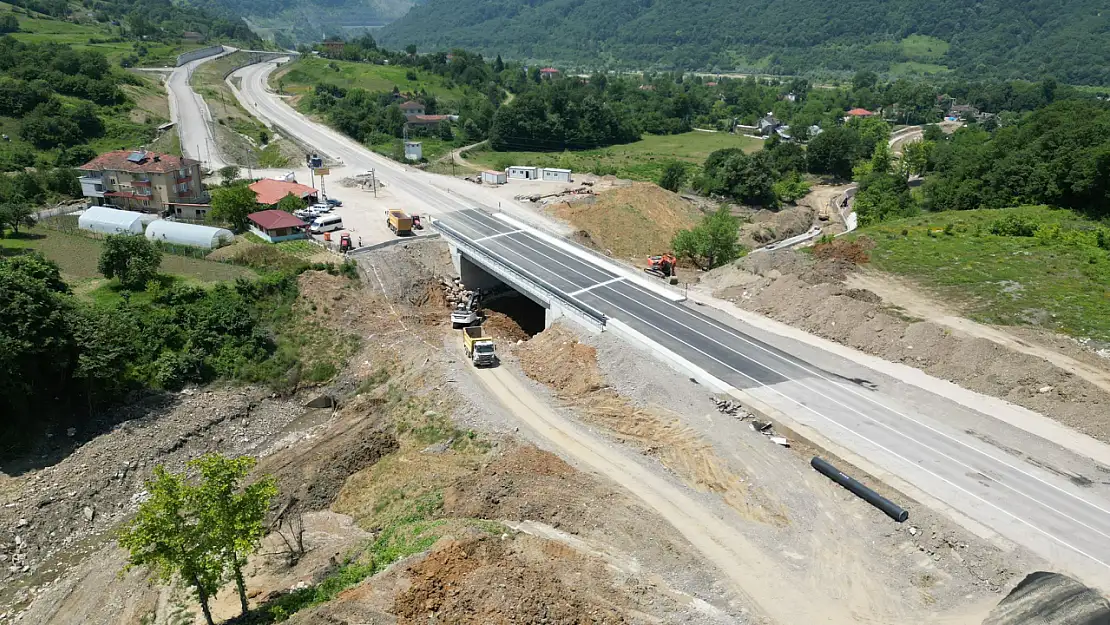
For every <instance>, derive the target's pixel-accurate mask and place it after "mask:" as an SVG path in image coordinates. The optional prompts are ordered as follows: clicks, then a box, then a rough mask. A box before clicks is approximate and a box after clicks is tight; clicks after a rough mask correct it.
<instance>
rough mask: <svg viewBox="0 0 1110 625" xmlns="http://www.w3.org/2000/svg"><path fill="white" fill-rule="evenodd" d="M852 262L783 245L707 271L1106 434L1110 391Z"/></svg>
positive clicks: (805, 321)
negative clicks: (900, 299) (904, 308)
mask: <svg viewBox="0 0 1110 625" xmlns="http://www.w3.org/2000/svg"><path fill="white" fill-rule="evenodd" d="M856 271H857V266H856V265H854V264H853V263H851V262H848V261H846V260H843V259H841V258H833V259H827V260H822V259H815V258H812V256H811V255H809V254H801V253H797V252H793V251H789V250H783V251H776V252H771V253H761V254H751V255H749V256H747V257H745V258H744V259H742V260H741V261H739V262H737V263H733V264H732V265H728V266H726V267H722V268H719V269H715V270H713V271H711V272H708V273H707V274H705V277H704V279H703V280H702V283H703V285H704V286H705V287H707V288H708V289H710V290H711V291H712V293H713V295H714V296H716V297H718V298H720V299H724V300H728V301H731V302H733V303H735V304H736V305H737V306H740V307H741V308H744V309H746V310H750V311H753V312H757V313H759V314H762V315H766V316H768V317H771V318H773V319H776V320H778V321H782V322H784V323H787V324H789V325H792V326H794V327H797V328H800V329H802V330H805V331H807V332H811V333H813V334H816V335H818V336H822V337H825V338H827V339H830V340H833V341H836V342H838V343H842V344H844V345H848V346H850V347H853V348H855V349H858V350H861V351H863V352H866V353H869V354H873V355H876V356H879V357H880V358H883V359H884V360H889V361H891V362H900V363H904V364H906V365H909V366H912V367H916V368H918V369H921V370H922V371H924V372H925V373H928V374H929V375H932V376H934V377H937V378H940V379H943V380H948V381H950V382H953V383H956V384H959V385H960V386H962V387H964V388H966V389H968V390H971V391H975V392H979V393H983V394H985V395H989V396H993V397H998V398H1000V399H1004V400H1007V401H1010V402H1013V403H1015V404H1018V405H1019V406H1023V407H1025V408H1028V409H1030V410H1033V411H1035V412H1039V413H1041V414H1043V415H1046V416H1049V417H1051V418H1053V419H1055V420H1057V421H1059V422H1061V423H1063V424H1065V425H1067V426H1069V427H1072V428H1075V429H1077V430H1079V431H1081V432H1083V433H1085V434H1087V435H1089V436H1092V437H1094V438H1096V439H1098V440H1101V441H1103V442H1107V443H1110V421H1108V420H1107V419H1105V418H1103V415H1105V414H1107V412H1108V411H1110V393H1108V392H1106V391H1105V390H1103V389H1101V388H1099V387H1097V386H1095V385H1094V384H1092V383H1090V382H1089V381H1087V380H1084V379H1083V378H1081V377H1079V376H1076V375H1074V374H1072V373H1071V372H1069V371H1066V370H1064V369H1061V368H1060V367H1057V366H1056V365H1053V364H1052V363H1050V362H1048V361H1046V360H1044V359H1042V358H1039V357H1036V356H1033V355H1029V354H1025V353H1021V352H1016V351H1014V350H1011V349H1008V348H1006V347H1005V346H1003V345H1000V344H999V343H996V342H994V341H991V340H988V339H985V338H979V337H973V336H969V335H966V334H963V333H959V332H953V331H952V330H951V329H950V328H948V327H945V326H942V325H940V324H937V323H933V322H927V321H918V320H915V319H912V318H909V317H907V316H905V315H903V314H900V313H899V312H898V311H897V310H895V309H891V308H889V307H887V306H884V304H883V302H882V299H881V298H880V297H879V296H877V295H876V294H875V293H873V292H871V291H868V290H866V289H859V288H849V287H847V286H845V285H844V280H845V279H846V277H847V276H848V275H849V274H852V273H853V272H856Z"/></svg>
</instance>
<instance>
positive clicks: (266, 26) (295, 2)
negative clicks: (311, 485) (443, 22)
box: [190, 0, 414, 47]
mask: <svg viewBox="0 0 1110 625" xmlns="http://www.w3.org/2000/svg"><path fill="white" fill-rule="evenodd" d="M190 4H192V5H194V6H200V7H204V8H206V9H208V10H210V11H212V12H215V13H221V14H226V15H237V16H241V17H244V18H246V19H247V20H248V21H249V22H250V25H251V27H252V28H253V29H254V30H255V31H256V32H259V33H261V34H263V35H265V36H266V37H267V38H268V39H273V40H275V41H276V42H277V43H278V44H279V45H282V46H285V47H292V46H293V45H295V44H297V43H311V42H316V41H321V40H323V39H324V38H325V37H331V36H341V37H351V36H355V35H358V34H359V33H362V32H365V31H368V30H376V29H378V28H381V27H382V26H385V25H386V24H389V23H390V22H392V21H393V20H395V19H397V18H399V17H401V16H402V15H404V14H405V13H406V12H408V10H409V8H410V7H412V5H413V4H414V1H413V0H190Z"/></svg>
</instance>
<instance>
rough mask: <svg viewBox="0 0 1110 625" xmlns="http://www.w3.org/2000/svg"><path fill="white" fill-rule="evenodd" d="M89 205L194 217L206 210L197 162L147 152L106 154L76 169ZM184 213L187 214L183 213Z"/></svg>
mask: <svg viewBox="0 0 1110 625" xmlns="http://www.w3.org/2000/svg"><path fill="white" fill-rule="evenodd" d="M77 169H78V170H80V171H81V172H82V175H81V177H80V178H79V180H80V182H81V192H82V194H83V195H84V196H85V197H86V198H88V200H89V204H90V205H91V206H105V205H111V206H116V207H119V208H125V209H128V210H135V211H140V212H144V213H160V214H175V215H177V216H179V217H183V218H186V219H188V218H196V217H195V215H196V214H201V213H199V212H198V211H203V210H205V209H207V208H208V192H207V191H206V190H205V188H204V184H203V183H202V182H201V180H202V173H201V169H200V161H197V160H193V159H191V158H184V157H181V156H174V155H172V154H160V153H158V152H148V151H146V150H133V151H129V150H117V151H115V152H106V153H104V154H101V155H100V156H98V157H96V158H94V159H93V160H91V161H89V162H88V163H85V164H84V165H82V166H80V167H78V168H77ZM186 213H187V214H186Z"/></svg>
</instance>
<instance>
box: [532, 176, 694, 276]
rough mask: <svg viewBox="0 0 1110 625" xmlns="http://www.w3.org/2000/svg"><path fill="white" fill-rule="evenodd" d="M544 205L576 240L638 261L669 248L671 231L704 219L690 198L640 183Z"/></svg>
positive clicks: (639, 262) (640, 261)
mask: <svg viewBox="0 0 1110 625" xmlns="http://www.w3.org/2000/svg"><path fill="white" fill-rule="evenodd" d="M547 210H548V211H549V212H551V213H553V214H554V215H555V216H556V217H558V218H560V219H562V220H565V221H567V222H569V223H570V224H571V225H572V226H574V228H575V230H576V231H577V232H576V234H575V238H576V239H577V240H578V242H579V243H583V244H585V245H588V246H590V247H593V248H594V249H597V250H599V251H601V252H603V253H605V254H608V255H609V256H612V257H614V258H620V259H622V260H633V261H635V262H636V264H642V263H643V261H644V258H645V257H647V256H650V255H652V254H661V253H663V252H666V251H669V250H670V249H671V241H672V240H673V239H674V235H675V234H676V233H677V232H678V231H679V230H682V229H685V228H691V227H693V226H695V225H697V223H698V221H699V220H701V218H702V213H701V211H700V210H698V208H697V207H696V206H695V205H694V204H693V203H691V202H689V201H687V200H684V199H683V198H682V197H681V196H679V195H678V194H676V193H671V192H670V191H667V190H665V189H661V188H659V187H657V186H656V185H653V184H648V183H643V182H637V183H633V184H632V185H631V186H628V187H617V188H613V189H611V190H608V191H605V192H602V193H599V194H597V195H596V196H586V197H583V198H582V199H578V200H576V201H571V202H561V203H559V204H553V205H551V206H549V207H548V209H547Z"/></svg>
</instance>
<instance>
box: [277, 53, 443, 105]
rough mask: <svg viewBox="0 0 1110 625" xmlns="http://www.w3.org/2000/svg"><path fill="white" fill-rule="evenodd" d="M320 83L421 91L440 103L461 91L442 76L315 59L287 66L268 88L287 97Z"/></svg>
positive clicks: (385, 89) (352, 87)
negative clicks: (410, 74)
mask: <svg viewBox="0 0 1110 625" xmlns="http://www.w3.org/2000/svg"><path fill="white" fill-rule="evenodd" d="M410 71H411V72H414V73H415V76H416V80H410V79H409V78H408V73H409V72H410ZM320 82H326V83H329V84H333V85H337V86H339V87H343V88H344V89H354V88H356V87H357V88H362V89H366V90H367V91H392V90H393V87H397V88H398V89H400V90H401V91H402V92H417V91H420V90H424V91H426V92H428V93H430V94H432V95H434V96H435V97H436V98H442V99H444V100H457V99H459V98H460V97H461V96H462V90H461V89H459V88H458V87H456V86H453V85H451V84H449V83H448V81H447V80H445V79H444V78H443V77H442V76H439V75H437V74H432V73H430V72H424V71H421V70H419V69H412V68H404V67H394V66H390V65H374V64H371V63H354V62H350V61H329V60H328V59H321V58H318V57H307V58H302V59H299V60H297V61H295V62H293V63H290V64H288V65H287V66H286V68H285V69H283V71H281V72H276V73H275V74H274V75H273V77H271V79H270V84H271V86H272V87H274V88H275V89H278V88H281V89H282V90H284V91H285V92H286V93H291V94H298V93H306V92H308V91H311V90H312V89H313V88H314V87H315V86H316V83H320Z"/></svg>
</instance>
